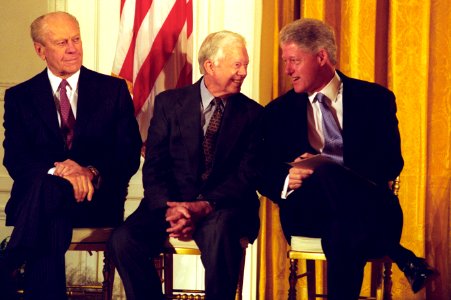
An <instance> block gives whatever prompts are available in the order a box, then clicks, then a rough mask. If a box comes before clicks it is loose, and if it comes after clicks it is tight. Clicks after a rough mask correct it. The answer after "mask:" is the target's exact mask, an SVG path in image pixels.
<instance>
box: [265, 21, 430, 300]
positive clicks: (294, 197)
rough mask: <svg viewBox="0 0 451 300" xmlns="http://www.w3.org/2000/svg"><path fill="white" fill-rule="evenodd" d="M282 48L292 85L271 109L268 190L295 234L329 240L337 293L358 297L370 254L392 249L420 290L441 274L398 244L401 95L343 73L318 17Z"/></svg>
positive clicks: (295, 26) (332, 295)
mask: <svg viewBox="0 0 451 300" xmlns="http://www.w3.org/2000/svg"><path fill="white" fill-rule="evenodd" d="M280 47H281V49H282V60H283V63H284V65H285V73H286V74H287V75H288V76H289V77H290V79H291V82H292V84H293V89H292V90H290V91H288V92H287V93H286V94H284V95H282V96H280V97H279V98H277V99H275V100H274V101H272V102H271V103H270V104H268V105H267V107H266V108H265V113H264V118H263V119H264V121H263V132H264V133H263V138H264V145H263V147H262V149H264V151H266V154H265V156H264V157H265V160H264V163H265V167H264V172H263V174H264V180H263V183H262V184H261V186H260V192H261V193H262V194H264V195H266V196H268V197H269V198H270V199H271V200H273V201H274V202H276V203H277V204H278V205H279V207H280V220H281V224H282V228H283V231H284V234H285V237H286V239H287V241H288V242H290V239H291V236H293V235H294V236H298V235H300V236H309V237H320V238H321V239H322V246H323V250H324V253H325V255H326V257H327V262H328V269H327V272H328V280H327V286H328V287H327V291H328V299H332V300H333V299H335V300H345V299H346V300H353V299H357V298H358V297H359V292H360V287H361V283H362V278H363V267H364V265H365V263H366V261H367V260H368V259H369V258H371V257H381V256H385V255H389V256H390V257H391V258H392V259H393V260H394V261H395V262H396V263H397V264H398V266H399V267H400V269H401V270H402V271H404V273H405V275H406V277H407V279H408V280H409V282H410V284H411V286H412V290H413V291H414V292H418V291H419V290H420V289H421V288H423V287H424V286H425V284H426V283H427V282H428V280H430V279H431V278H432V277H433V276H434V275H436V271H435V270H434V269H432V268H431V267H429V265H428V264H427V263H426V261H425V260H424V259H422V258H418V257H416V256H415V255H414V254H413V253H412V252H411V251H410V250H407V249H405V248H403V247H402V246H401V245H400V244H399V240H400V237H401V231H402V211H401V207H400V205H399V201H398V198H397V197H396V196H395V195H393V193H392V191H391V190H390V188H389V185H390V184H391V183H392V182H393V180H394V179H395V178H396V177H397V176H398V175H399V174H400V172H401V170H402V167H403V158H402V156H401V147H400V136H399V130H398V120H397V118H396V103H395V96H394V94H393V93H392V92H391V91H389V90H388V89H386V88H384V87H382V86H380V85H378V84H375V83H370V82H366V81H362V80H357V79H353V78H349V77H347V76H345V75H344V74H343V73H341V72H340V71H338V70H336V69H335V65H336V60H337V59H336V52H337V47H336V44H335V37H334V32H333V31H332V29H331V28H330V27H329V26H328V25H326V24H325V23H323V22H321V21H319V20H314V19H300V20H296V21H294V22H292V23H290V24H288V25H287V26H285V27H284V28H283V29H282V30H281V32H280ZM312 161H313V162H315V161H316V163H313V162H312ZM287 162H294V163H295V164H297V165H295V166H293V165H289V164H288V163H287Z"/></svg>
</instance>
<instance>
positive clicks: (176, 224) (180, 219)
mask: <svg viewBox="0 0 451 300" xmlns="http://www.w3.org/2000/svg"><path fill="white" fill-rule="evenodd" d="M171 203H177V202H171ZM166 221H168V222H169V224H170V227H169V228H168V229H166V232H168V233H169V236H170V237H176V238H180V239H182V238H184V239H190V238H191V236H192V233H193V232H194V223H193V222H192V220H191V214H190V212H189V211H188V209H186V208H185V207H183V206H181V205H173V206H172V207H169V208H168V209H167V210H166Z"/></svg>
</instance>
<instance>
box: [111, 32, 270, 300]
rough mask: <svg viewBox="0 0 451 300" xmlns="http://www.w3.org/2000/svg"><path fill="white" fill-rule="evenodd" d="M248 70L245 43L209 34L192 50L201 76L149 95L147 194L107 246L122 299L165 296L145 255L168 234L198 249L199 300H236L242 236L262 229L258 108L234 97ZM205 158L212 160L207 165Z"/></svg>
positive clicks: (159, 246)
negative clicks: (202, 294)
mask: <svg viewBox="0 0 451 300" xmlns="http://www.w3.org/2000/svg"><path fill="white" fill-rule="evenodd" d="M248 64H249V58H248V54H247V51H246V47H245V41H244V39H243V37H241V36H240V35H239V34H236V33H233V32H229V31H221V32H217V33H212V34H210V35H209V36H208V37H207V38H206V39H205V41H204V42H203V44H202V46H201V48H200V50H199V66H200V69H201V73H202V74H204V76H203V77H202V78H201V79H200V80H199V81H198V82H196V83H195V84H193V85H190V86H187V87H184V88H180V89H175V90H169V91H165V92H163V93H161V94H159V95H158V96H157V97H156V99H155V113H154V117H153V119H152V121H151V123H150V127H149V134H148V137H149V138H148V140H147V145H146V158H145V162H144V166H143V183H144V198H143V200H142V201H141V204H140V206H139V207H138V209H137V210H136V211H135V212H134V213H133V214H132V215H131V216H130V217H129V218H128V219H127V220H126V221H125V223H124V224H123V225H122V226H120V227H119V228H117V229H116V230H115V232H113V235H112V237H111V239H110V245H109V246H110V248H111V253H112V259H113V261H114V262H115V265H116V267H117V269H118V272H119V274H120V276H121V278H122V281H123V283H124V287H125V292H126V295H127V299H129V300H134V299H164V298H163V296H162V291H161V282H160V279H159V278H158V275H157V272H156V270H155V267H154V265H153V263H152V260H150V259H149V258H150V257H155V256H158V255H159V254H160V253H161V251H162V249H163V248H162V247H163V243H164V241H165V240H166V239H167V237H168V236H172V237H176V238H180V239H186V238H193V239H194V241H195V242H196V243H197V245H198V246H199V249H200V250H201V253H202V254H201V259H202V263H203V265H204V267H205V289H206V299H210V300H212V299H214V300H221V299H234V298H235V292H236V287H237V282H238V273H239V266H240V261H241V257H242V248H241V244H240V239H241V238H242V237H247V238H248V239H249V240H250V241H253V240H254V239H255V237H256V236H257V233H258V228H259V217H258V209H259V201H258V198H257V194H256V186H255V179H256V175H257V174H258V173H257V165H256V163H257V160H256V157H255V153H256V149H255V147H256V146H257V142H256V141H255V140H254V139H256V132H257V130H256V129H257V127H258V120H259V116H260V113H261V111H262V107H261V106H260V105H259V104H258V103H256V102H255V101H253V100H252V99H249V98H248V97H246V96H245V95H243V94H241V93H240V89H241V84H242V83H243V80H244V78H245V77H246V75H247V66H248ZM217 110H218V111H217ZM217 112H218V113H220V114H222V118H221V119H220V121H219V120H218V119H217V118H216V117H215V114H216V113H217ZM210 123H211V124H210ZM218 123H219V131H217V136H216V143H215V147H213V149H212V151H210V152H209V151H206V150H205V147H204V146H205V144H206V141H207V140H208V137H207V136H208V135H209V134H210V132H211V130H210V128H211V125H212V124H216V125H215V126H217V125H218ZM204 135H205V136H206V137H205V138H204ZM256 140H257V141H258V139H256ZM211 152H212V153H211ZM209 153H210V154H209ZM211 154H213V160H208V159H206V157H209V156H210V155H211ZM177 272H183V270H178V271H177Z"/></svg>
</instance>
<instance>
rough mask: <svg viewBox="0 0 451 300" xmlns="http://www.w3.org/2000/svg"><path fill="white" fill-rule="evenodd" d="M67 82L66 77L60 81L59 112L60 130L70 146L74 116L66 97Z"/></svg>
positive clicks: (72, 136)
mask: <svg viewBox="0 0 451 300" xmlns="http://www.w3.org/2000/svg"><path fill="white" fill-rule="evenodd" d="M68 85H69V84H68V83H67V81H66V79H63V80H62V81H61V83H60V86H59V90H60V114H61V130H62V132H63V136H64V138H65V140H66V146H67V148H69V149H70V148H71V147H72V140H73V138H74V125H75V117H74V113H73V112H72V108H71V106H70V101H69V98H68V97H67V92H66V87H67V86H68Z"/></svg>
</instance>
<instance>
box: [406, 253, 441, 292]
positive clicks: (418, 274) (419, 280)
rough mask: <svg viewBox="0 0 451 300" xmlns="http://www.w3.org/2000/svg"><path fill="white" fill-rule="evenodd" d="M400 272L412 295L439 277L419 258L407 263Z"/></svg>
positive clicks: (434, 270)
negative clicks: (408, 284)
mask: <svg viewBox="0 0 451 300" xmlns="http://www.w3.org/2000/svg"><path fill="white" fill-rule="evenodd" d="M402 271H403V272H404V275H405V276H406V278H407V280H408V281H409V283H410V286H411V287H412V291H413V292H414V293H417V292H418V291H419V290H421V289H422V288H424V287H425V286H426V284H427V283H428V282H430V281H431V280H432V279H434V278H435V277H437V276H438V275H439V273H438V271H437V270H436V269H434V268H433V267H431V266H430V265H429V264H428V263H427V262H426V260H425V259H424V258H420V257H415V259H413V260H411V261H409V262H408V263H407V264H406V265H405V267H404V268H403V269H402Z"/></svg>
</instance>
